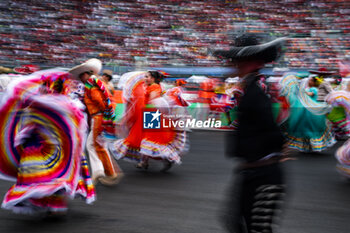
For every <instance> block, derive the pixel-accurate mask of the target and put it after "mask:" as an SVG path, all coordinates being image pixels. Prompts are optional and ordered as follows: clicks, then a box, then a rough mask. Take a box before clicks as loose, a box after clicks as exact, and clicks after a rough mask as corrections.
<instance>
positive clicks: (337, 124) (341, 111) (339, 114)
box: [326, 90, 350, 140]
mask: <svg viewBox="0 0 350 233" xmlns="http://www.w3.org/2000/svg"><path fill="white" fill-rule="evenodd" d="M349 101H350V92H349V91H346V90H342V91H333V92H332V93H330V94H329V95H327V97H326V102H327V103H328V104H330V105H331V106H332V107H333V109H332V111H331V112H330V113H329V114H328V115H327V119H328V120H329V121H330V122H331V124H332V131H333V133H334V135H335V138H336V139H337V140H344V139H347V138H349V136H350V106H349Z"/></svg>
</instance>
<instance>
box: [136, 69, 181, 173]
mask: <svg viewBox="0 0 350 233" xmlns="http://www.w3.org/2000/svg"><path fill="white" fill-rule="evenodd" d="M163 78H164V76H163V75H162V73H160V72H158V71H147V73H146V77H145V84H146V96H145V104H147V105H152V107H155V108H158V109H160V112H162V111H166V112H168V113H170V112H171V106H170V104H169V102H168V101H167V100H166V98H162V97H161V94H162V88H161V86H160V81H161V80H162V79H163ZM185 148H186V134H185V133H183V132H176V131H175V129H174V128H172V127H171V128H167V129H164V128H163V129H161V130H159V131H154V130H149V131H147V130H145V132H144V135H143V139H142V142H141V150H140V153H141V154H142V157H143V159H142V161H141V162H140V163H139V164H138V165H137V167H139V168H145V169H147V168H148V159H149V158H152V159H158V160H162V161H163V162H164V168H163V169H162V171H167V170H169V169H170V168H171V166H172V165H173V164H174V163H176V164H180V163H181V155H182V153H183V152H184V151H185Z"/></svg>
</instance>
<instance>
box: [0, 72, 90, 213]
mask: <svg viewBox="0 0 350 233" xmlns="http://www.w3.org/2000/svg"><path fill="white" fill-rule="evenodd" d="M32 77H33V78H24V77H23V79H21V80H16V81H13V82H12V83H11V84H10V85H9V87H8V88H7V91H6V94H5V96H4V97H3V99H2V102H1V107H0V113H1V114H0V122H1V124H0V125H1V132H2V134H1V138H0V141H1V143H0V145H1V146H0V160H1V161H0V177H1V178H3V179H6V180H10V181H15V182H16V184H15V185H13V186H12V187H11V188H10V190H9V191H8V192H7V193H6V195H5V198H4V200H3V203H2V207H3V208H5V209H10V210H12V211H14V212H17V213H25V214H34V213H44V214H49V215H57V214H63V213H65V212H66V211H67V208H68V207H67V198H73V197H74V196H76V195H78V194H79V195H81V196H83V197H84V198H85V199H86V202H87V203H92V202H93V201H94V199H95V189H94V186H93V184H92V182H91V179H90V176H89V169H88V165H87V161H86V159H85V156H84V145H85V132H86V129H87V123H86V121H85V119H84V115H83V113H82V111H81V109H79V107H78V106H77V105H75V104H74V103H73V102H72V101H71V99H70V98H69V97H67V96H65V95H63V94H62V93H64V92H65V91H66V90H67V89H66V88H67V86H65V80H67V79H70V78H71V76H70V75H69V74H68V73H65V72H52V73H48V74H43V75H40V76H38V77H37V76H35V75H34V76H32Z"/></svg>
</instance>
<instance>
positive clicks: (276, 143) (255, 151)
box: [234, 73, 284, 162]
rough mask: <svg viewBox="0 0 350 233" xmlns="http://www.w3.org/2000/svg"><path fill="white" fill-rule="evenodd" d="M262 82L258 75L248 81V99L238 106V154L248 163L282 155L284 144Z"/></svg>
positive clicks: (246, 78)
mask: <svg viewBox="0 0 350 233" xmlns="http://www.w3.org/2000/svg"><path fill="white" fill-rule="evenodd" d="M258 79H259V75H258V74H257V73H254V74H250V75H248V76H247V77H245V80H244V82H245V88H244V95H243V96H242V98H241V100H240V103H239V105H238V128H237V132H236V137H235V139H234V140H235V143H234V145H235V148H234V154H235V156H237V157H240V158H242V159H243V160H245V161H246V162H253V161H256V160H259V159H261V158H262V157H264V156H266V155H268V154H271V153H273V152H280V151H281V150H282V147H283V144H284V137H283V135H282V133H281V131H280V129H279V127H278V125H277V124H276V122H275V120H274V117H273V114H272V106H271V101H270V99H269V97H268V96H267V95H266V94H265V92H264V91H263V90H262V89H261V87H260V85H259V84H258V83H257V81H258Z"/></svg>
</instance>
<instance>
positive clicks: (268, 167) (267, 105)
mask: <svg viewBox="0 0 350 233" xmlns="http://www.w3.org/2000/svg"><path fill="white" fill-rule="evenodd" d="M284 40H285V39H284V38H281V39H277V40H274V41H271V42H269V43H265V44H259V42H258V39H257V38H256V37H255V36H254V35H249V34H245V35H243V36H240V37H238V38H237V39H236V40H235V47H233V48H232V49H231V50H229V51H222V50H219V51H215V52H214V55H215V56H217V57H219V58H224V59H227V60H226V61H227V63H228V65H229V66H231V67H234V68H235V69H236V73H235V74H236V75H238V76H239V78H240V81H241V85H242V87H243V92H244V94H243V96H242V97H241V99H240V102H239V104H238V112H237V113H238V115H237V117H238V128H237V131H236V132H235V136H234V137H230V138H229V140H230V144H233V145H234V148H232V150H230V151H231V154H232V156H234V157H238V158H239V159H240V160H241V162H240V164H239V166H238V168H237V170H236V174H235V177H236V183H235V185H234V186H233V190H232V192H231V193H230V197H229V198H230V200H229V204H228V206H227V207H228V208H227V209H228V210H227V211H225V214H224V217H223V220H224V223H225V226H226V228H227V230H228V231H229V232H236V233H241V232H242V233H243V232H244V233H246V232H249V233H257V232H259V233H262V232H264V233H265V232H266V233H270V232H272V231H273V230H272V227H271V226H272V223H273V220H274V218H275V217H276V210H277V209H278V208H279V206H280V204H281V203H282V202H283V200H284V196H285V181H284V172H283V169H282V167H281V166H282V165H281V162H282V161H284V160H285V158H286V157H285V155H284V153H282V151H283V148H284V144H285V141H284V137H283V135H282V133H281V132H280V129H279V127H278V125H277V124H276V123H275V120H274V117H273V114H272V107H271V102H270V99H269V97H268V96H267V95H266V94H265V92H264V91H263V90H262V88H261V87H260V85H259V82H258V81H259V79H260V78H261V75H260V74H259V70H260V69H261V68H263V67H264V65H265V64H266V63H269V62H272V61H275V60H276V59H277V58H278V57H279V56H280V54H281V52H280V51H281V48H282V45H283V41H284Z"/></svg>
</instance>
